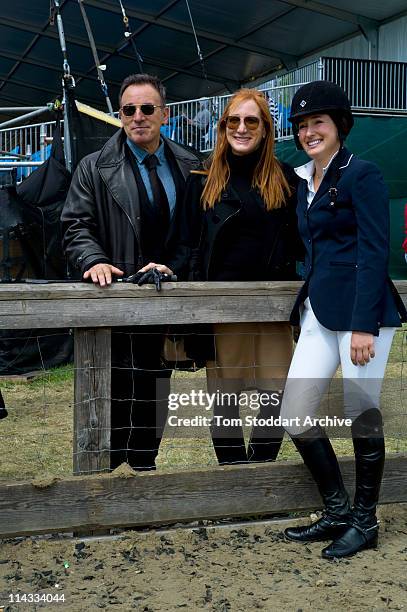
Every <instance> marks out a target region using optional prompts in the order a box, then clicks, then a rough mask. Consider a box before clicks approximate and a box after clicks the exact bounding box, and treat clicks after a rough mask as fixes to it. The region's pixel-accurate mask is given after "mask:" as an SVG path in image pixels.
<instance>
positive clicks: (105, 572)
mask: <svg viewBox="0 0 407 612" xmlns="http://www.w3.org/2000/svg"><path fill="white" fill-rule="evenodd" d="M379 516H380V520H381V531H380V547H379V549H378V550H376V551H375V550H370V551H365V552H363V553H359V554H358V555H356V556H355V557H353V558H351V559H347V560H341V561H338V562H329V561H325V560H323V559H322V558H321V557H320V550H321V548H322V545H321V544H319V543H317V544H312V545H298V544H294V543H292V542H288V541H285V540H284V537H283V536H282V534H281V530H282V528H283V526H284V525H283V526H282V525H281V523H279V524H276V523H268V524H258V523H257V524H251V525H250V524H248V525H246V524H245V525H241V524H240V525H236V526H231V527H230V526H218V527H215V528H214V527H210V526H207V527H197V528H195V529H193V530H186V529H175V530H171V531H168V530H166V531H165V532H163V531H150V532H147V533H146V532H141V531H131V532H126V533H124V534H121V535H120V536H118V537H116V538H115V539H113V538H109V539H97V540H96V539H86V538H85V539H83V540H80V539H72V538H69V537H59V538H58V539H57V538H51V539H49V538H48V539H44V538H27V539H22V538H21V539H16V540H4V541H3V542H1V547H0V610H1V612H9V611H17V610H29V611H30V612H31V611H35V610H39V609H43V608H45V609H48V610H52V611H54V610H69V611H73V612H82V611H83V612H86V611H95V610H98V609H107V610H115V611H123V612H124V611H127V610H138V611H142V612H159V611H160V612H164V611H165V612H172V611H176V610H187V611H188V612H190V611H195V610H197V611H198V610H207V611H208V612H229V611H232V612H235V611H242V612H243V611H244V612H248V611H251V610H265V611H267V612H277V611H278V612H280V611H290V612H291V611H292V612H300V611H303V612H308V611H309V612H311V611H312V612H315V611H319V610H321V611H327V610H329V611H330V612H335V611H339V610H340V611H341V612H343V611H345V612H347V611H353V610H355V611H356V610H358V611H363V610H369V611H371V610H380V611H382V610H383V611H384V610H403V609H407V575H406V561H407V504H399V505H397V506H383V507H382V508H380V512H379ZM298 520H299V519H297V521H298ZM302 520H304V521H306V520H307V519H302ZM24 593H25V594H29V593H32V594H36V595H37V596H40V595H46V594H53V595H57V594H58V595H59V597H60V599H61V597H62V595H63V596H64V599H65V602H64V603H63V602H60V603H57V602H56V601H54V602H53V603H45V602H39V603H34V602H33V603H10V600H11V597H10V595H13V596H14V601H16V599H17V598H16V595H17V594H19V595H20V599H21V595H22V594H24ZM2 606H3V607H4V609H3V608H2Z"/></svg>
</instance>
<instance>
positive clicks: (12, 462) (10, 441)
mask: <svg viewBox="0 0 407 612" xmlns="http://www.w3.org/2000/svg"><path fill="white" fill-rule="evenodd" d="M406 355H407V344H406V333H405V330H403V331H400V332H397V333H396V335H395V339H394V342H393V347H392V351H391V354H390V358H389V363H388V367H387V371H386V378H385V381H384V385H383V393H382V409H383V413H384V421H385V426H386V447H387V451H388V452H407V436H406V432H407V409H406V406H407V401H406V399H407V398H406V393H407V390H406V385H405V384H404V368H405V361H404V360H405V358H406ZM175 376H176V378H182V379H185V383H186V384H187V386H188V382H191V383H192V381H193V380H194V379H195V380H196V379H197V378H198V377H199V378H204V376H205V374H204V371H203V370H202V371H201V372H199V373H198V374H196V373H186V372H177V373H176V375H175ZM339 376H340V373H338V374H337V376H336V379H337V378H338V377H339ZM73 377H74V369H73V366H72V365H68V366H64V367H61V368H55V369H53V370H50V371H47V372H44V374H43V375H42V376H40V377H38V378H36V379H34V380H33V381H31V382H18V381H6V380H4V381H2V383H1V388H2V392H3V395H4V398H5V401H6V405H7V409H8V411H9V416H8V417H7V418H6V419H3V420H1V421H0V445H1V449H2V453H1V456H2V459H1V463H0V480H25V479H30V478H33V477H37V476H42V475H45V474H50V475H55V476H68V475H71V474H72V431H73V430H72V421H73V397H74V396H73ZM337 382H338V381H337ZM337 387H338V385H336V387H335V389H336V388H337ZM324 413H328V414H332V415H333V414H336V415H338V416H340V415H341V414H342V398H341V393H337V392H336V391H335V393H332V394H331V395H330V396H329V397H328V398H327V399H326V400H325V402H324V403H323V406H322V407H321V414H324ZM332 442H333V446H334V448H335V450H336V451H337V453H338V454H339V455H352V454H353V447H352V442H351V440H349V439H333V441H332ZM293 458H294V459H298V458H299V456H298V453H297V452H296V450H295V448H294V445H293V444H292V442H291V441H290V440H289V439H288V438H287V439H286V440H284V443H283V446H282V449H281V451H280V454H279V460H287V459H293ZM157 463H158V466H159V467H160V468H165V469H167V468H168V469H171V468H177V469H190V468H194V467H205V466H210V465H216V459H215V455H214V451H213V448H212V443H211V440H210V437H209V432H207V436H206V437H201V438H199V439H196V438H194V439H188V438H167V439H165V438H164V440H163V442H162V445H161V448H160V453H159V456H158V461H157Z"/></svg>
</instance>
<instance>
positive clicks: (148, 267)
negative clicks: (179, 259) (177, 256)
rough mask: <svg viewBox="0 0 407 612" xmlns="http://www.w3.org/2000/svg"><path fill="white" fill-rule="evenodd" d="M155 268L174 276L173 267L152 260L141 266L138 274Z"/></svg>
mask: <svg viewBox="0 0 407 612" xmlns="http://www.w3.org/2000/svg"><path fill="white" fill-rule="evenodd" d="M153 269H155V270H158V272H161V274H168V275H169V276H172V275H173V274H174V272H173V271H172V270H171V268H168V267H167V266H164V265H163V264H156V263H154V262H153V261H150V263H148V264H147V265H146V266H144V268H140V270H139V271H138V272H137V274H139V273H140V272H148V271H149V270H153Z"/></svg>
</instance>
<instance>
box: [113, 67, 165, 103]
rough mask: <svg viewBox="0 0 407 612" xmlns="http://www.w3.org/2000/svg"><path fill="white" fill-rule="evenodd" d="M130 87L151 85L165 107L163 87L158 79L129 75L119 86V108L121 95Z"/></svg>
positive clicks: (151, 76)
mask: <svg viewBox="0 0 407 612" xmlns="http://www.w3.org/2000/svg"><path fill="white" fill-rule="evenodd" d="M130 85H151V86H152V87H154V89H156V90H157V91H158V93H159V94H160V98H161V103H162V105H163V106H165V93H166V92H165V87H164V85H163V84H162V83H161V81H160V79H159V78H158V77H156V76H153V75H152V74H129V76H127V77H126V78H125V79H124V81H123V83H122V84H121V86H120V92H119V106H121V105H122V95H123V93H124V91H125V90H126V89H127V88H128V87H130Z"/></svg>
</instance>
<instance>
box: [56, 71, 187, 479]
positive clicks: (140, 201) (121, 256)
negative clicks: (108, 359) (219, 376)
mask: <svg viewBox="0 0 407 612" xmlns="http://www.w3.org/2000/svg"><path fill="white" fill-rule="evenodd" d="M119 103H120V119H121V122H122V129H121V130H119V131H118V132H117V133H116V134H114V135H113V136H112V137H111V138H110V140H108V142H107V143H106V145H105V146H104V147H103V149H102V150H101V151H98V152H96V153H92V154H91V155H88V156H86V157H85V158H84V159H83V160H82V161H81V162H80V164H79V166H78V168H77V170H76V171H75V174H74V176H73V179H72V183H71V187H70V190H69V193H68V197H67V200H66V204H65V207H64V210H63V213H62V223H63V230H64V249H65V251H66V254H67V255H68V258H69V261H70V263H71V265H72V266H73V267H74V268H76V269H77V270H79V271H80V273H81V275H82V277H83V279H84V280H91V281H92V282H93V283H95V284H99V285H100V286H101V287H103V286H105V285H109V284H110V283H111V282H112V279H113V277H115V276H117V277H126V276H129V275H131V274H134V273H135V272H137V271H139V270H142V271H144V270H145V269H146V270H147V269H150V268H151V267H157V268H158V269H160V266H159V265H157V266H156V264H155V263H154V262H159V261H166V253H167V252H168V251H169V250H170V249H172V248H173V247H172V243H173V241H174V236H175V234H176V232H175V229H176V226H177V223H178V212H179V211H178V209H179V203H180V201H181V199H182V197H183V193H184V187H185V180H186V178H187V176H188V175H189V173H190V170H192V169H193V168H196V167H197V166H198V165H199V159H198V157H197V156H196V155H195V154H194V153H193V152H192V151H190V150H187V149H185V148H184V147H182V146H180V145H178V144H177V143H175V142H173V141H172V140H169V139H168V138H165V137H163V136H162V135H161V133H160V128H161V126H162V125H163V124H164V123H166V121H167V117H168V109H167V108H166V107H165V89H164V87H163V85H162V83H161V82H160V81H159V80H158V79H157V78H156V77H153V76H150V75H147V74H135V75H130V76H129V77H127V78H126V79H125V80H124V81H123V83H122V86H121V90H120V96H119ZM163 332H164V330H163V329H162V328H158V327H153V328H151V327H149V328H146V327H143V334H139V333H137V329H136V328H125V329H122V330H120V329H117V328H116V330H115V333H113V335H112V408H111V411H112V417H111V427H112V433H111V467H112V468H115V467H117V466H118V465H120V464H121V463H122V462H124V461H127V462H128V463H129V464H130V465H131V466H132V467H133V468H134V469H138V470H149V469H155V458H156V456H157V453H158V448H159V445H160V441H161V435H162V430H163V427H164V425H165V421H166V415H167V410H168V406H167V398H168V393H169V378H170V376H171V371H170V370H164V369H163V366H162V362H161V351H162V347H163V342H164V335H163ZM157 370H158V371H159V372H157ZM158 382H160V384H159V385H158ZM157 393H158V394H157Z"/></svg>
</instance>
